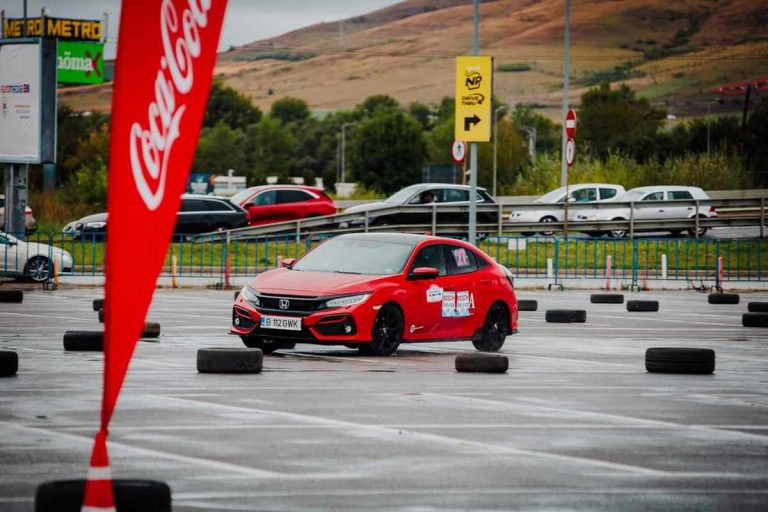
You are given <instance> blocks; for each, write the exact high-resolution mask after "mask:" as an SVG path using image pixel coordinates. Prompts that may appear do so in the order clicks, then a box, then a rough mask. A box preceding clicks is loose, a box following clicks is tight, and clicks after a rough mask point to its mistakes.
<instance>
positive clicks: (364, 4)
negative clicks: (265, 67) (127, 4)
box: [0, 0, 399, 59]
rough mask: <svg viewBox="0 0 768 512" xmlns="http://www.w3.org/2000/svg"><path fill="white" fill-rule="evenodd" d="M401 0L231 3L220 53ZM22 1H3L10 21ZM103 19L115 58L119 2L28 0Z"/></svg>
mask: <svg viewBox="0 0 768 512" xmlns="http://www.w3.org/2000/svg"><path fill="white" fill-rule="evenodd" d="M398 1H399V0H229V2H228V3H227V14H226V16H225V18H224V28H223V30H222V33H221V44H220V50H225V49H227V48H229V47H230V46H240V45H242V44H245V43H250V42H252V41H258V40H259V39H265V38H268V37H272V36H277V35H280V34H283V33H285V32H290V31H291V30H295V29H297V28H301V27H306V26H308V25H313V24H315V23H320V22H329V21H336V20H340V19H344V18H349V17H351V16H357V15H360V14H365V13H367V12H370V11H373V10H376V9H380V8H382V7H386V6H387V5H392V4H395V3H397V2H398ZM23 6H24V1H23V0H0V10H5V16H6V17H8V18H17V17H18V18H21V17H22V13H23V11H24V7H23ZM42 7H47V9H48V15H49V16H55V17H59V18H81V19H102V18H103V17H104V13H105V12H106V13H107V14H108V15H109V22H108V28H107V30H108V33H107V35H108V41H107V48H106V51H105V53H106V58H107V59H111V58H113V57H114V55H115V45H116V42H117V28H118V23H119V18H120V0H27V15H28V16H29V17H33V16H40V9H41V8H42Z"/></svg>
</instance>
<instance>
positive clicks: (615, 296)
mask: <svg viewBox="0 0 768 512" xmlns="http://www.w3.org/2000/svg"><path fill="white" fill-rule="evenodd" d="M589 302H591V303H592V304H624V294H623V293H593V294H592V295H590V296H589Z"/></svg>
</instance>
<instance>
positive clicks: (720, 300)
mask: <svg viewBox="0 0 768 512" xmlns="http://www.w3.org/2000/svg"><path fill="white" fill-rule="evenodd" d="M707 300H708V301H709V303H710V304H738V303H739V294H738V293H710V294H709V297H708V299H707Z"/></svg>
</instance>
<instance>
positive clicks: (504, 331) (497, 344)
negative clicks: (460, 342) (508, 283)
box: [472, 302, 509, 352]
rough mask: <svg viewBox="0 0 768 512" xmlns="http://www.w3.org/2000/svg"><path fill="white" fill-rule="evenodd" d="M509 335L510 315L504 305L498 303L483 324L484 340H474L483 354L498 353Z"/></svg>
mask: <svg viewBox="0 0 768 512" xmlns="http://www.w3.org/2000/svg"><path fill="white" fill-rule="evenodd" d="M508 334H509V314H508V313H507V308H506V307H504V305H503V304H501V303H499V302H496V303H494V304H493V306H491V309H489V310H488V314H486V315H485V322H484V323H483V330H482V338H481V339H480V340H472V344H473V345H474V346H475V348H476V349H477V350H479V351H481V352H498V351H499V349H501V347H502V346H503V345H504V341H505V340H506V339H507V335H508Z"/></svg>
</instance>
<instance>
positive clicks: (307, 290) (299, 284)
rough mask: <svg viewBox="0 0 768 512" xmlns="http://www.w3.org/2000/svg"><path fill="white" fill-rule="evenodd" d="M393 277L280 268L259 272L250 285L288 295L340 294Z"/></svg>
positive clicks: (361, 289) (369, 288)
mask: <svg viewBox="0 0 768 512" xmlns="http://www.w3.org/2000/svg"><path fill="white" fill-rule="evenodd" d="M391 278H392V276H373V275H364V274H337V273H334V272H308V271H302V270H290V269H287V268H280V269H275V270H270V271H267V272H264V273H263V274H260V275H259V277H257V278H256V279H255V280H253V281H251V283H250V286H251V288H254V289H255V290H258V291H259V292H262V293H276V294H280V293H285V294H290V295H313V296H322V295H340V294H344V293H356V292H363V291H369V290H371V289H372V288H373V287H375V285H377V284H380V283H381V281H383V280H386V279H391Z"/></svg>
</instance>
